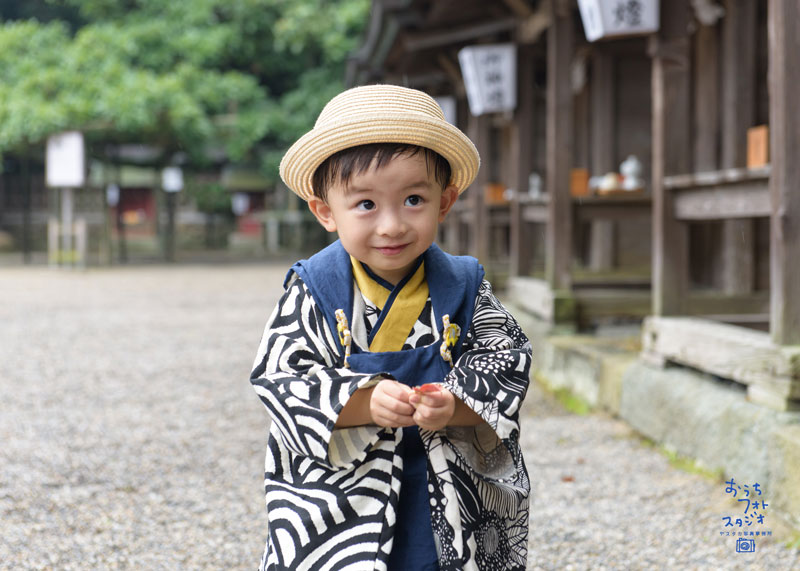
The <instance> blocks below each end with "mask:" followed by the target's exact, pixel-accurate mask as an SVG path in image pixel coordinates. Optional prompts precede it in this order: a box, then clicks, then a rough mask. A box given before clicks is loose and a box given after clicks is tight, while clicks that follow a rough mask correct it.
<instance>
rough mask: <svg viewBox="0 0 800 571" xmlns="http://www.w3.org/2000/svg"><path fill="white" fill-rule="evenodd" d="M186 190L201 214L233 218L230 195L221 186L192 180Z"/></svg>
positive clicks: (188, 182)
mask: <svg viewBox="0 0 800 571" xmlns="http://www.w3.org/2000/svg"><path fill="white" fill-rule="evenodd" d="M184 190H185V192H186V194H187V196H189V197H190V198H192V199H193V200H194V202H195V204H196V205H197V209H198V210H200V211H201V212H205V213H207V214H224V215H226V216H228V217H232V216H233V213H232V211H231V196H230V193H228V192H226V191H225V189H224V188H223V187H222V185H221V184H219V183H216V182H204V181H198V180H192V179H190V180H188V181H187V184H186V188H185V189H184Z"/></svg>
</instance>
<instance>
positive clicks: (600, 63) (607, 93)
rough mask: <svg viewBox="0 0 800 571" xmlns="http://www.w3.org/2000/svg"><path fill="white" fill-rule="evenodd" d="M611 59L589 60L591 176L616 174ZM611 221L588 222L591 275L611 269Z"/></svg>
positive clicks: (596, 55)
mask: <svg viewBox="0 0 800 571" xmlns="http://www.w3.org/2000/svg"><path fill="white" fill-rule="evenodd" d="M614 71H615V70H614V59H613V58H612V57H611V55H609V54H608V53H605V52H603V51H601V50H600V49H598V50H597V51H595V52H594V54H593V56H592V85H591V89H590V91H591V99H592V101H591V108H592V113H591V138H592V147H591V149H592V150H591V162H590V164H591V166H590V172H591V173H592V174H593V175H604V174H605V173H607V172H611V171H614V172H616V171H617V170H618V168H617V166H616V165H615V164H614V163H615V156H614V148H615V144H614V143H615V142H616V136H617V135H616V129H615V128H614V127H615V123H616V122H615V121H614V116H615V113H614V86H615V84H616V82H615V81H614ZM614 226H615V224H614V221H613V220H594V221H592V222H591V234H590V237H589V240H590V241H589V267H590V268H591V269H592V270H593V271H603V270H609V269H611V268H612V267H613V265H614V252H615V250H616V244H615V231H614V230H615V229H614Z"/></svg>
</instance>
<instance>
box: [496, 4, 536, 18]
mask: <svg viewBox="0 0 800 571" xmlns="http://www.w3.org/2000/svg"><path fill="white" fill-rule="evenodd" d="M503 4H505V5H506V6H508V8H509V10H511V11H512V12H514V15H515V16H517V17H518V18H529V17H530V16H533V13H534V12H533V8H531V5H530V4H528V2H527V0H503Z"/></svg>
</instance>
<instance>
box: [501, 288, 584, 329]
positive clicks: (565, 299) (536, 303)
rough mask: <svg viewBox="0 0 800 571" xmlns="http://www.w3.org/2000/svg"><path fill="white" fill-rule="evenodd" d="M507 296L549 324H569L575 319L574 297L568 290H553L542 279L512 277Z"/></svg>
mask: <svg viewBox="0 0 800 571" xmlns="http://www.w3.org/2000/svg"><path fill="white" fill-rule="evenodd" d="M508 294H509V298H510V299H511V300H512V301H513V302H514V304H515V305H518V306H519V307H520V308H522V309H524V310H525V311H527V312H529V313H532V314H533V315H535V316H537V317H539V318H540V319H542V320H544V321H547V322H549V323H551V324H556V323H558V324H570V323H573V322H574V319H575V299H574V298H573V297H572V294H571V293H569V292H554V291H553V290H552V288H551V287H550V284H548V283H547V282H546V281H544V280H538V279H535V278H528V277H512V278H509V280H508Z"/></svg>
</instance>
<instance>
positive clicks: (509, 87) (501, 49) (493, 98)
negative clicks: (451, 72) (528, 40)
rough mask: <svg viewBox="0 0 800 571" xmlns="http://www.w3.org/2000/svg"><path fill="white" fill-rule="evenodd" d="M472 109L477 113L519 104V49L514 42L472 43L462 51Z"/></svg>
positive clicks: (464, 72)
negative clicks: (474, 44)
mask: <svg viewBox="0 0 800 571" xmlns="http://www.w3.org/2000/svg"><path fill="white" fill-rule="evenodd" d="M458 62H459V63H460V64H461V73H462V74H463V76H464V85H465V86H466V88H467V100H468V101H469V110H470V112H471V113H472V114H473V115H475V116H477V115H483V114H484V113H495V112H498V111H513V110H514V108H515V107H516V106H517V50H516V46H514V44H494V45H487V46H470V47H467V48H463V49H461V51H459V52H458Z"/></svg>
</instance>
